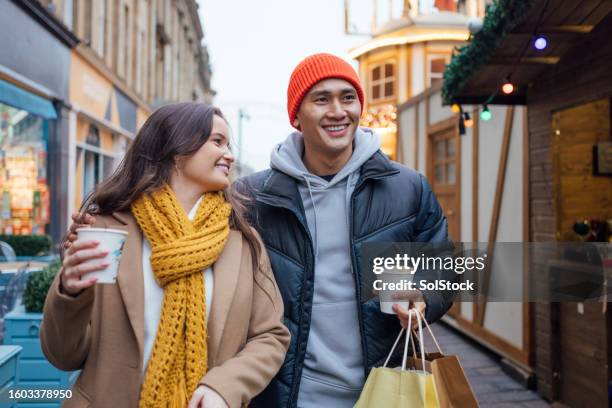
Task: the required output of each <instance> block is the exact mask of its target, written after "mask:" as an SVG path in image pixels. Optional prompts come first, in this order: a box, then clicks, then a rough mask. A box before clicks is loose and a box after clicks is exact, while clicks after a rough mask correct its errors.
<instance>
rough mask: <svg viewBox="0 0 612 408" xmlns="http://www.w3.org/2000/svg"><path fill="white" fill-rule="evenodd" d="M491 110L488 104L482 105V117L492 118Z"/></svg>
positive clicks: (484, 118)
mask: <svg viewBox="0 0 612 408" xmlns="http://www.w3.org/2000/svg"><path fill="white" fill-rule="evenodd" d="M491 116H492V115H491V111H490V110H489V107H488V106H487V105H482V112H480V119H482V120H484V121H487V120H490V119H491Z"/></svg>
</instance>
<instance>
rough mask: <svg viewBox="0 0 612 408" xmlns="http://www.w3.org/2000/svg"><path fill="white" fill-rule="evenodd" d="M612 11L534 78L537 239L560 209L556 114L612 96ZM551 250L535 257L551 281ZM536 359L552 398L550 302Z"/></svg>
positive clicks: (549, 230)
mask: <svg viewBox="0 0 612 408" xmlns="http://www.w3.org/2000/svg"><path fill="white" fill-rule="evenodd" d="M609 38H612V15H610V16H608V17H607V18H606V19H604V20H603V21H602V22H601V23H600V24H599V25H598V26H597V27H596V28H595V30H594V31H593V33H592V34H591V35H589V36H588V38H587V39H586V40H585V41H584V43H581V44H579V45H578V46H577V47H576V48H575V49H574V50H572V51H571V52H570V53H568V54H567V55H566V56H565V57H563V59H562V60H561V61H560V62H559V63H558V64H557V65H556V66H555V67H553V68H551V69H549V70H547V71H546V72H545V73H544V74H543V75H542V76H541V77H540V78H538V79H536V80H535V81H534V84H533V87H532V89H531V90H530V92H529V93H528V97H527V98H528V106H529V130H530V135H529V163H530V165H529V175H530V178H531V190H530V194H531V199H530V236H531V239H532V240H533V241H555V240H556V239H557V237H556V222H557V214H556V209H555V205H554V201H553V197H554V192H553V170H552V141H553V129H552V113H553V112H554V111H558V110H561V109H566V108H569V107H571V106H576V105H580V104H583V103H587V102H590V101H593V100H596V99H602V98H609V97H611V96H612V75H610V72H612V43H611V42H610V41H609ZM545 259H546V254H537V256H534V257H533V263H532V265H531V268H532V269H531V270H532V273H536V274H537V276H538V277H541V279H540V280H539V281H538V282H536V285H539V284H546V281H547V277H546V274H545V271H544V269H543V268H544V262H545ZM534 309H535V319H534V329H535V347H536V350H535V358H536V364H535V366H536V367H535V368H536V376H537V381H538V383H537V387H538V391H539V392H540V393H541V394H542V395H544V396H545V397H547V398H548V399H553V398H556V397H557V396H558V395H559V390H558V381H557V380H554V378H556V377H555V371H557V372H558V369H559V367H556V366H555V364H557V363H556V361H557V357H558V356H557V355H555V353H556V352H558V349H556V348H555V347H557V348H558V343H557V340H556V339H555V338H554V337H555V333H556V332H557V330H558V323H559V322H558V319H559V316H558V309H555V308H553V307H551V304H550V303H536V304H535V305H534Z"/></svg>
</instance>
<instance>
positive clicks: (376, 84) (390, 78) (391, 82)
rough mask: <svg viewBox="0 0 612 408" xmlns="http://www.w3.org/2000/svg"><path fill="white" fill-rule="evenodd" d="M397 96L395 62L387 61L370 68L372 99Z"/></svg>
mask: <svg viewBox="0 0 612 408" xmlns="http://www.w3.org/2000/svg"><path fill="white" fill-rule="evenodd" d="M394 96H395V64H394V63H392V62H385V63H383V64H378V65H374V66H373V67H372V68H371V70H370V97H371V99H372V101H376V100H379V99H387V98H393V97H394Z"/></svg>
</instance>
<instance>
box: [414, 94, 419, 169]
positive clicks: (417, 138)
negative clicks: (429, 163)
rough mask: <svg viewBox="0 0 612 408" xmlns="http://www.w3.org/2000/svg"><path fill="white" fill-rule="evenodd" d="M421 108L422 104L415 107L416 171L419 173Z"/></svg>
mask: <svg viewBox="0 0 612 408" xmlns="http://www.w3.org/2000/svg"><path fill="white" fill-rule="evenodd" d="M419 106H420V104H418V103H417V104H415V105H414V169H415V170H416V171H419V148H420V146H419V144H420V139H421V134H420V133H419Z"/></svg>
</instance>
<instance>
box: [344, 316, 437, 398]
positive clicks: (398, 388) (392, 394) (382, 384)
mask: <svg viewBox="0 0 612 408" xmlns="http://www.w3.org/2000/svg"><path fill="white" fill-rule="evenodd" d="M411 316H412V313H411V314H410V315H409V318H408V327H411V324H412V322H411ZM417 319H418V320H419V323H420V317H419V316H418V315H417ZM403 333H404V329H402V330H401V331H400V334H399V336H397V339H396V340H395V343H394V344H393V347H392V348H391V352H390V353H389V356H388V357H387V361H385V364H384V365H383V366H382V367H376V368H374V369H372V371H371V372H370V375H369V376H368V379H367V381H366V383H365V385H364V387H363V390H362V391H361V395H360V396H359V400H358V401H357V404H355V407H354V408H374V407H376V408H378V407H385V408H439V406H440V404H439V402H438V394H437V392H436V387H435V384H434V378H433V375H432V374H430V373H428V372H427V371H426V370H425V356H424V353H421V358H422V363H421V364H422V365H421V370H407V369H406V361H407V358H408V343H409V341H410V339H411V335H412V334H411V332H409V331H408V332H407V334H406V340H405V342H404V357H403V359H402V367H401V369H399V368H398V369H393V368H388V367H387V363H388V362H389V359H390V358H391V355H392V354H393V352H394V351H395V347H396V346H397V343H399V340H400V339H401V337H402V334H403ZM419 334H420V341H421V344H423V333H422V332H421V331H420V330H419ZM412 345H413V349H414V342H413V343H412ZM414 355H415V356H416V349H414Z"/></svg>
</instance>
